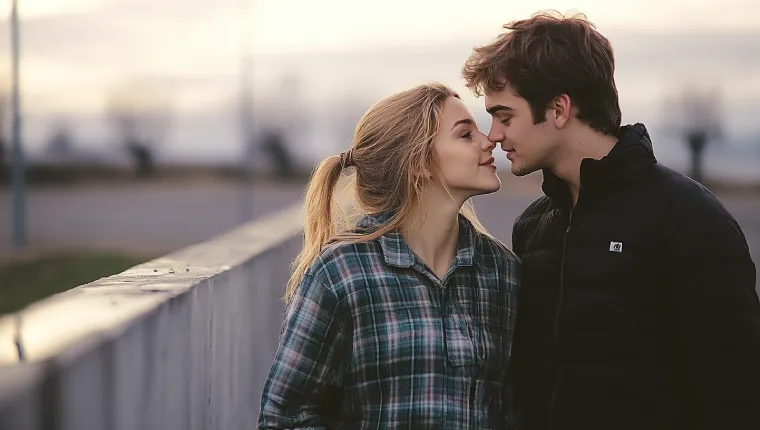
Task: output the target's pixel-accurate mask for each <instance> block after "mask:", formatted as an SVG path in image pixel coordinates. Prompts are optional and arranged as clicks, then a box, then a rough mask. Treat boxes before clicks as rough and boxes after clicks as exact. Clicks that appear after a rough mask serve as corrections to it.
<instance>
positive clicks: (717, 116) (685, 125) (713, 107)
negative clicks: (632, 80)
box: [667, 85, 722, 183]
mask: <svg viewBox="0 0 760 430" xmlns="http://www.w3.org/2000/svg"><path fill="white" fill-rule="evenodd" d="M721 101H722V99H721V91H720V89H719V88H717V87H715V88H713V87H710V86H707V85H688V86H684V87H682V88H681V89H680V91H679V92H678V93H677V94H676V96H675V97H674V99H673V100H671V101H670V102H669V103H668V104H667V107H668V112H667V113H668V118H669V119H670V124H671V125H670V126H671V127H672V131H674V132H675V133H677V135H678V137H679V138H680V139H682V140H683V141H684V142H685V143H686V145H687V148H688V150H689V155H690V163H689V164H690V169H689V170H690V171H689V176H690V177H691V178H692V179H694V180H695V181H697V182H700V183H704V181H705V175H704V171H703V166H704V154H705V149H706V148H707V146H708V145H709V144H710V143H711V142H714V141H718V140H720V139H721V137H722V109H721Z"/></svg>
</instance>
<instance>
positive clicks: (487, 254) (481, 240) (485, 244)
mask: <svg viewBox="0 0 760 430" xmlns="http://www.w3.org/2000/svg"><path fill="white" fill-rule="evenodd" d="M476 235H477V236H478V240H477V243H478V246H477V249H476V250H475V252H476V253H478V254H479V255H480V258H481V260H482V261H483V262H485V263H487V265H489V266H493V267H496V268H506V269H517V268H518V267H519V266H520V264H522V261H521V260H520V257H518V256H517V254H515V253H514V251H512V250H511V249H510V248H509V247H508V246H507V245H506V244H505V243H504V242H502V241H500V240H499V239H497V238H495V237H493V236H491V235H489V234H486V233H483V232H477V233H476Z"/></svg>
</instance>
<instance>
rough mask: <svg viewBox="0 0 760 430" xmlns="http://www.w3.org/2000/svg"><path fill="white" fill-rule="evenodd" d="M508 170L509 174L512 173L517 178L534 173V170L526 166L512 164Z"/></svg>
mask: <svg viewBox="0 0 760 430" xmlns="http://www.w3.org/2000/svg"><path fill="white" fill-rule="evenodd" d="M509 170H510V172H512V174H513V175H515V176H517V177H522V176H527V175H530V174H531V173H533V172H535V171H536V169H531V168H529V167H527V166H518V165H515V164H514V163H513V164H512V166H511V167H510V169H509Z"/></svg>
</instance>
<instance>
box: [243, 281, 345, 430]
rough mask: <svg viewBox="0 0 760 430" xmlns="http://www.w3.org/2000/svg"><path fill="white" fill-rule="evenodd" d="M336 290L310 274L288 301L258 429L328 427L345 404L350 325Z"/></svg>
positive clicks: (264, 395)
mask: <svg viewBox="0 0 760 430" xmlns="http://www.w3.org/2000/svg"><path fill="white" fill-rule="evenodd" d="M339 307H340V301H339V300H338V299H337V298H336V297H335V295H334V293H333V292H332V291H331V290H330V289H329V288H327V287H326V286H325V285H324V284H323V283H321V282H320V281H319V280H317V279H315V278H314V277H313V276H311V275H308V274H307V275H305V276H304V278H303V280H302V281H301V283H300V284H299V285H298V288H297V289H296V291H295V293H294V295H293V297H292V298H291V299H290V302H289V303H288V306H287V310H286V313H285V321H284V322H283V327H282V333H281V336H280V343H279V346H278V348H277V352H276V354H275V358H274V362H273V363H272V367H271V370H270V371H269V376H268V378H267V381H266V383H265V385H264V392H263V395H262V399H261V412H260V415H259V423H258V428H259V429H315V430H316V429H324V428H327V427H329V426H330V425H331V421H330V416H331V414H332V413H334V412H335V411H336V409H337V408H338V407H339V406H340V403H341V393H342V390H341V389H340V385H341V383H342V370H341V368H342V363H343V362H344V361H345V360H344V358H345V357H344V355H345V348H344V347H343V344H344V339H345V328H344V325H343V322H342V321H343V319H342V318H341V317H340V312H339Z"/></svg>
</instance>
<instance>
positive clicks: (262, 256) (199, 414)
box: [0, 208, 302, 430]
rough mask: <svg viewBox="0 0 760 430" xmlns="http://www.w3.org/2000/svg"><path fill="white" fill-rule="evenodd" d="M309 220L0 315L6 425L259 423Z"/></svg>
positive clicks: (112, 427) (86, 429)
mask: <svg viewBox="0 0 760 430" xmlns="http://www.w3.org/2000/svg"><path fill="white" fill-rule="evenodd" d="M301 228H302V218H301V213H300V211H299V210H298V209H297V208H293V209H290V210H288V211H285V212H282V213H278V214H276V215H274V216H272V217H270V218H267V219H263V220H260V221H258V222H253V223H251V224H248V225H245V226H243V227H241V228H239V229H236V230H234V231H231V232H229V233H227V234H225V235H223V236H220V237H218V238H215V239H213V240H211V241H209V242H206V243H202V244H199V245H196V246H192V247H189V248H186V249H183V250H180V251H178V252H176V253H173V254H170V255H167V256H165V257H163V258H159V259H157V260H153V261H150V262H148V263H145V264H142V265H140V266H137V267H134V268H132V269H130V270H127V271H126V272H124V273H121V274H118V275H115V276H111V277H108V278H103V279H101V280H98V281H96V282H93V283H91V284H87V285H83V286H81V287H78V288H75V289H73V290H71V291H68V292H65V293H63V294H59V295H57V296H54V297H51V298H49V299H46V300H43V301H41V302H39V303H36V304H34V305H33V306H30V307H29V308H27V309H25V310H24V311H22V312H20V313H18V314H16V315H10V316H6V317H3V318H2V319H0V429H2V430H6V429H7V430H11V429H12V430H42V429H44V430H59V429H60V430H151V429H155V430H169V429H172V430H173V429H177V430H180V429H181V430H194V429H225V430H228V429H252V428H255V425H256V420H257V416H258V411H259V403H260V396H261V390H262V387H263V383H264V381H265V379H266V375H267V372H268V371H269V366H270V364H271V360H272V357H273V356H274V352H275V348H276V346H277V339H278V336H279V332H280V325H281V323H282V316H283V309H284V303H283V302H282V301H281V300H280V297H281V296H282V294H283V292H284V283H285V282H286V280H287V278H288V276H289V273H290V272H289V264H290V262H291V261H292V260H293V258H294V257H295V255H296V253H297V252H298V250H299V249H300V246H301V239H300V235H299V233H300V232H301ZM16 333H19V334H20V339H21V342H20V344H21V346H22V350H23V351H22V353H23V355H24V356H25V357H24V358H25V359H24V360H23V361H21V360H19V356H18V355H19V354H18V348H17V347H16V342H15V338H16Z"/></svg>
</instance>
